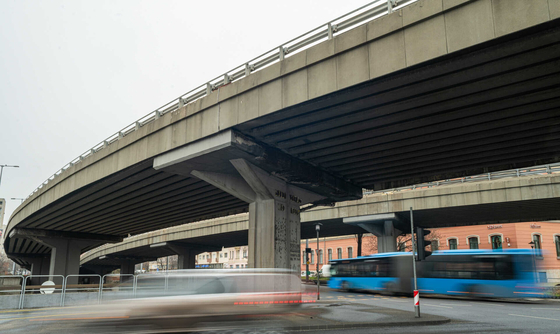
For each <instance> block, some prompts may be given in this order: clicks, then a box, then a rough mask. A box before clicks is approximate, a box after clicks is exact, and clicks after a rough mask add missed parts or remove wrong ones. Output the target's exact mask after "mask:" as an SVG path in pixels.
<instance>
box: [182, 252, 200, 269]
mask: <svg viewBox="0 0 560 334" xmlns="http://www.w3.org/2000/svg"><path fill="white" fill-rule="evenodd" d="M195 256H196V252H195V251H194V250H191V249H187V250H183V251H181V252H180V253H178V254H177V266H178V269H194V268H195Z"/></svg>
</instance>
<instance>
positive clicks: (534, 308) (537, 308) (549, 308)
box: [531, 307, 560, 311]
mask: <svg viewBox="0 0 560 334" xmlns="http://www.w3.org/2000/svg"><path fill="white" fill-rule="evenodd" d="M531 310H550V311H560V308H552V307H531Z"/></svg>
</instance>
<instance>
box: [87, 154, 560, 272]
mask: <svg viewBox="0 0 560 334" xmlns="http://www.w3.org/2000/svg"><path fill="white" fill-rule="evenodd" d="M537 171H538V172H544V173H546V168H541V169H539V170H537ZM512 172H513V173H515V171H512ZM525 172H526V171H525ZM550 172H556V173H555V174H552V173H551V174H544V175H543V174H536V173H535V171H533V172H529V173H535V174H534V175H529V176H523V175H521V176H520V177H511V174H501V176H502V177H505V178H499V176H498V178H496V177H497V176H496V175H494V178H495V179H494V180H488V179H487V180H484V178H483V177H484V176H485V175H484V176H481V177H478V178H475V179H474V181H475V182H466V183H465V182H461V180H455V182H449V181H448V182H447V183H446V182H443V183H441V185H435V184H434V185H433V186H432V187H427V186H419V187H418V188H416V189H412V188H409V189H406V190H401V191H390V192H386V193H384V192H378V193H372V194H366V195H365V196H364V197H363V198H362V199H360V200H357V201H346V202H339V203H336V205H334V206H333V207H317V208H312V209H310V210H309V211H305V212H303V213H302V214H301V225H302V227H301V237H302V238H305V239H309V238H315V236H316V234H315V228H314V224H315V223H317V222H321V223H322V224H323V226H322V227H321V236H323V237H331V236H339V235H348V234H357V233H364V232H366V229H367V228H368V226H365V227H366V229H364V228H363V227H360V226H358V225H356V224H352V223H353V222H354V221H359V222H360V223H361V224H362V225H363V224H364V222H366V223H367V222H375V221H383V222H384V221H391V223H392V224H394V225H395V227H396V228H397V229H399V230H400V231H407V227H408V226H410V225H409V224H410V220H409V208H410V207H413V208H414V216H415V218H414V221H415V224H416V225H418V226H422V227H427V228H440V227H450V226H464V225H477V224H504V223H514V222H523V221H546V220H557V219H559V218H560V196H559V195H560V173H559V172H560V164H557V166H555V168H553V169H552V170H550ZM498 175H500V174H498ZM247 230H248V215H247V214H240V215H235V216H231V217H223V218H216V219H212V220H209V221H205V222H200V223H192V224H186V225H182V226H176V227H173V228H169V229H164V230H159V231H155V232H150V233H146V234H143V235H138V236H134V237H131V238H128V239H126V240H125V241H124V242H122V243H118V244H107V245H104V246H101V247H99V248H96V249H94V250H91V251H89V252H88V253H87V254H84V256H83V257H82V259H81V265H82V267H84V268H88V269H90V270H97V272H99V273H101V272H103V270H105V271H110V270H113V269H116V268H118V267H119V266H121V264H122V263H123V261H125V263H126V266H121V269H125V268H130V269H132V268H133V267H134V266H133V265H134V264H136V263H140V262H144V261H143V260H155V259H157V258H158V257H164V256H169V255H175V254H179V255H182V253H178V252H177V251H176V249H173V245H182V247H184V249H187V248H188V249H189V250H190V249H192V250H193V251H192V253H189V254H188V256H190V257H191V258H190V261H191V262H190V263H189V264H186V263H184V262H180V263H179V266H180V267H181V268H187V267H190V268H194V255H195V254H196V253H201V252H205V251H213V250H220V249H221V247H222V246H224V247H231V246H242V245H246V244H247V241H248V233H247ZM153 245H156V246H157V247H153ZM380 246H382V245H380ZM139 255H140V256H142V257H141V258H136V259H135V258H134V257H135V256H139ZM135 261H136V262H135ZM130 269H129V270H130ZM122 272H127V273H131V271H127V270H124V271H122Z"/></svg>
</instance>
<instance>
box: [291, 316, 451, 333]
mask: <svg viewBox="0 0 560 334" xmlns="http://www.w3.org/2000/svg"><path fill="white" fill-rule="evenodd" d="M449 322H451V319H448V318H446V319H441V320H427V321H421V322H413V321H410V322H357V323H349V324H333V325H313V326H293V327H285V328H283V330H289V331H310V330H320V329H344V328H346V329H350V328H364V327H404V326H433V325H442V324H446V323H449Z"/></svg>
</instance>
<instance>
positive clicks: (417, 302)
mask: <svg viewBox="0 0 560 334" xmlns="http://www.w3.org/2000/svg"><path fill="white" fill-rule="evenodd" d="M410 240H411V241H412V272H413V275H414V313H415V314H416V318H420V294H419V293H418V283H417V281H416V255H415V252H414V251H415V250H416V247H415V246H416V245H415V243H414V217H413V215H412V207H410Z"/></svg>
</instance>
